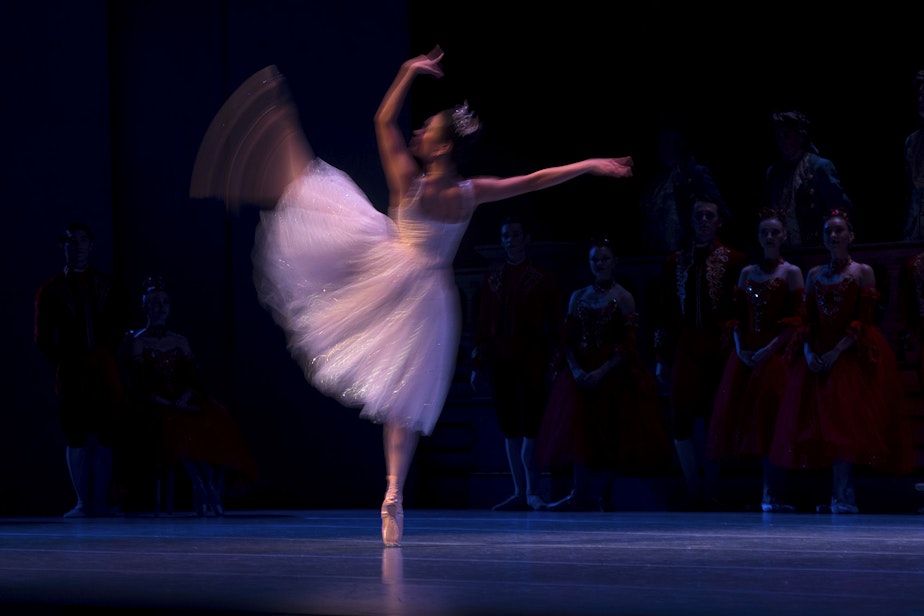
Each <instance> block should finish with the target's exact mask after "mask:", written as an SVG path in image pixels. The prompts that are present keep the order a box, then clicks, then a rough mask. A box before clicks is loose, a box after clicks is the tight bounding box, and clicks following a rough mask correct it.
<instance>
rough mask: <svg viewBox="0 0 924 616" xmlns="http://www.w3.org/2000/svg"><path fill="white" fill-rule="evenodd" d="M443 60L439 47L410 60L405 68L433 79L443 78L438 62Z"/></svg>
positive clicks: (441, 68)
mask: <svg viewBox="0 0 924 616" xmlns="http://www.w3.org/2000/svg"><path fill="white" fill-rule="evenodd" d="M442 59H443V50H442V49H441V48H440V46H439V45H437V46H436V47H434V48H433V50H432V51H431V52H430V53H428V54H426V55H420V56H417V57H416V58H411V59H410V60H408V61H407V62H406V63H405V64H406V66H407V68H409V69H410V70H412V71H414V72H415V73H420V74H423V75H432V76H434V77H442V76H443V67H442V66H440V60H442Z"/></svg>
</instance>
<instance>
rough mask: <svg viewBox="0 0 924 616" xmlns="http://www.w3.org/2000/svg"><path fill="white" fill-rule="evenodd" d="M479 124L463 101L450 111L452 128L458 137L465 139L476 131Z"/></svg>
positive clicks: (466, 103) (466, 102)
mask: <svg viewBox="0 0 924 616" xmlns="http://www.w3.org/2000/svg"><path fill="white" fill-rule="evenodd" d="M480 125H481V122H480V121H479V120H478V117H477V116H476V115H475V114H474V113H472V110H471V109H469V107H468V101H465V102H464V103H462V104H461V105H459V106H458V107H456V108H455V109H453V111H452V128H453V130H454V131H455V132H456V135H458V136H459V137H467V136H469V135H471V134H472V133H474V132H475V131H477V130H478V127H479V126H480Z"/></svg>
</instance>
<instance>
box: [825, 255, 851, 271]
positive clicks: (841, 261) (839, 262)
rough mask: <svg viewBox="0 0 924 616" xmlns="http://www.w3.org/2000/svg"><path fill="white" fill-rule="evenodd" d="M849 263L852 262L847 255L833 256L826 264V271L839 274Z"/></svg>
mask: <svg viewBox="0 0 924 616" xmlns="http://www.w3.org/2000/svg"><path fill="white" fill-rule="evenodd" d="M851 263H853V259H851V258H850V257H849V256H847V257H843V258H841V257H834V258H833V259H831V263H829V264H828V271H829V272H830V273H831V274H839V273H841V272H842V271H844V270H845V269H847V268H848V267H849V266H850V264H851Z"/></svg>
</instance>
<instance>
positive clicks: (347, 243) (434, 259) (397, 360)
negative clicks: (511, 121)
mask: <svg viewBox="0 0 924 616" xmlns="http://www.w3.org/2000/svg"><path fill="white" fill-rule="evenodd" d="M442 58H443V52H442V50H441V49H440V48H439V47H437V48H435V49H434V50H433V51H432V52H430V53H429V54H426V55H419V56H416V57H414V58H411V59H409V60H407V61H405V62H404V63H403V64H402V65H401V68H400V70H399V72H398V74H397V76H396V77H395V79H394V81H393V82H392V84H391V86H390V87H389V88H388V90H387V92H386V94H385V96H384V98H383V100H382V102H381V104H380V106H379V108H378V110H377V111H376V114H375V132H376V139H377V142H378V149H379V155H380V158H381V163H382V168H383V170H384V173H385V178H386V182H387V185H388V189H389V203H388V214H387V215H386V214H383V213H382V212H380V211H379V210H377V209H376V208H375V207H373V206H372V204H371V203H370V202H369V200H368V198H367V197H366V196H365V194H363V192H362V190H360V189H359V188H358V187H357V186H356V184H355V183H354V182H353V181H352V180H351V179H350V177H349V176H348V175H346V174H345V173H344V172H342V171H340V170H339V169H336V168H334V167H332V166H330V165H329V164H327V163H325V162H324V161H323V160H322V159H320V158H318V157H317V156H315V155H314V154H313V153H312V151H311V148H310V147H309V146H308V144H307V141H306V140H304V139H303V138H302V137H301V136H300V133H299V130H300V129H298V128H297V120H296V118H297V116H296V114H295V113H294V112H293V111H291V109H290V107H289V106H290V105H291V101H289V100H288V98H287V94H286V93H285V91H284V88H283V87H282V86H283V85H284V84H283V82H282V80H281V76H279V75H278V71H275V70H274V69H272V67H271V68H269V69H264V72H263V77H264V78H262V79H261V78H260V77H255V78H252V79H251V80H250V81H248V84H249V85H248V84H245V85H246V87H247V88H250V90H247V89H246V88H245V91H243V92H241V91H239V92H238V93H236V94H235V95H233V96H232V100H233V101H236V102H235V104H234V107H235V108H236V109H238V110H240V109H243V110H244V115H246V116H247V117H248V118H250V117H252V118H254V119H255V121H256V122H259V123H260V124H261V129H260V130H258V131H251V133H252V134H253V133H256V134H258V135H259V139H260V140H261V142H262V144H263V146H265V145H266V144H267V142H268V140H269V139H268V137H267V136H275V137H276V138H277V139H278V140H279V141H280V143H281V146H280V147H279V148H272V147H263V146H259V147H258V148H257V149H258V150H259V151H260V152H261V153H264V154H266V155H268V156H271V157H272V158H273V159H274V160H275V161H276V162H277V163H278V164H279V165H280V167H281V169H282V170H281V171H280V170H278V169H277V170H275V171H274V170H270V169H269V168H268V165H266V164H262V165H258V166H256V167H255V168H254V169H255V172H257V173H258V177H256V178H252V179H251V180H239V179H230V176H228V175H227V174H226V173H225V171H224V170H219V171H217V172H216V171H206V170H207V169H208V168H209V166H208V165H207V164H202V165H201V166H200V165H199V163H198V161H197V168H198V169H199V170H200V171H201V172H202V174H204V175H202V176H196V175H195V174H194V193H196V194H198V195H199V196H212V197H220V198H225V199H226V200H228V201H229V202H232V203H234V202H240V200H241V196H240V195H239V194H238V190H239V187H241V186H243V188H244V189H246V190H248V191H249V192H250V194H249V195H247V197H248V198H250V197H252V196H253V195H256V197H255V200H258V201H260V204H261V205H263V204H266V203H267V202H269V201H271V200H272V199H273V198H274V197H275V193H276V192H282V193H283V194H282V196H281V198H280V199H279V201H278V203H277V204H276V205H275V207H272V208H271V209H270V208H267V209H264V210H263V211H262V212H261V215H260V223H259V225H258V228H257V231H256V238H255V245H254V250H253V263H254V281H255V284H256V288H257V293H258V296H259V299H260V301H261V303H262V305H263V306H264V307H265V308H266V309H267V310H268V311H269V312H270V313H271V314H272V315H273V317H274V319H275V321H276V322H277V323H278V324H279V325H280V327H282V329H283V330H284V331H285V333H286V336H287V344H288V348H289V351H290V352H291V354H292V356H293V358H294V359H295V360H296V361H297V362H298V363H299V364H300V366H301V367H302V369H303V371H304V374H305V376H306V378H307V379H308V380H309V381H310V382H311V384H312V385H314V386H315V387H316V388H317V389H318V390H319V391H321V392H323V393H325V394H326V395H328V396H330V397H332V398H334V399H336V400H338V401H339V402H340V403H341V404H342V405H343V406H345V407H349V408H359V409H361V410H360V416H361V417H363V418H366V419H369V420H371V421H373V422H376V423H380V424H381V425H382V426H383V442H384V452H385V462H386V475H387V488H386V493H385V499H384V501H383V503H382V507H381V518H382V539H383V542H384V544H385V545H386V546H387V547H397V546H400V545H401V540H402V535H403V532H404V510H403V502H402V500H403V488H404V481H405V478H406V477H407V474H408V470H409V467H410V464H411V461H412V459H413V456H414V452H415V449H416V447H417V443H418V440H419V437H420V435H429V434H430V433H431V432H432V431H433V429H434V427H435V425H436V422H437V419H438V418H439V415H440V413H441V411H442V408H443V404H444V402H445V400H446V396H447V393H448V390H449V386H450V384H451V382H452V375H453V373H454V370H455V361H456V355H457V352H458V344H459V339H460V333H461V318H460V315H459V312H460V302H459V294H458V288H457V287H456V284H455V279H454V275H453V271H452V262H453V259H454V258H455V254H456V251H457V250H458V247H459V244H460V242H461V240H462V237H463V235H464V233H465V231H466V229H467V228H468V224H469V221H470V220H471V217H472V214H473V213H474V212H475V209H476V208H477V207H478V206H479V205H480V204H483V203H489V202H496V201H501V200H504V199H509V198H512V197H516V196H518V195H522V194H525V193H528V192H532V191H536V190H541V189H545V188H548V187H551V186H555V185H557V184H561V183H562V182H565V181H567V180H571V179H573V178H576V177H578V176H582V175H585V174H593V175H599V176H607V177H612V178H627V177H630V176H631V175H632V164H633V163H632V159H631V157H622V158H592V159H585V160H581V161H579V162H575V163H571V164H568V165H562V166H556V167H549V168H545V169H541V170H539V171H536V172H533V173H530V174H526V175H520V176H514V177H507V178H498V177H478V178H465V177H463V176H462V175H460V173H459V171H458V164H459V162H460V161H461V160H462V159H463V157H464V156H465V154H466V150H467V149H468V146H469V145H470V143H471V142H472V141H473V139H474V138H475V136H476V135H477V133H478V131H479V128H480V121H479V118H478V116H477V115H476V114H475V113H474V112H473V111H472V110H471V109H470V108H469V107H468V105H467V104H462V105H459V106H457V107H454V108H451V109H446V110H443V111H441V112H439V113H437V114H435V115H433V116H431V117H430V118H428V119H427V120H426V121H425V122H424V124H423V126H422V127H420V128H419V129H417V130H415V131H414V132H413V135H412V137H411V139H410V140H406V139H405V137H404V135H403V134H402V131H401V129H400V127H399V125H398V116H399V113H400V111H401V109H402V108H403V106H404V102H405V99H406V96H407V94H408V92H409V90H410V88H411V84H412V83H413V82H414V80H415V78H416V77H418V76H420V75H426V76H430V77H435V78H440V77H442V76H443V70H442V67H441V66H440V61H441V60H442ZM266 77H270V78H271V79H265V78H266ZM261 84H262V85H261ZM242 87H244V86H242ZM263 87H265V88H267V89H269V90H271V92H272V93H275V94H276V95H277V96H275V100H273V99H274V96H272V95H268V96H266V97H264V95H263V90H262V89H261V88H263ZM242 99H244V100H245V103H244V104H241V100H242ZM270 100H272V102H273V104H272V105H271V106H270V107H271V113H269V114H260V113H256V112H255V111H254V110H253V109H251V108H250V107H254V108H259V107H260V106H261V105H266V104H267V103H268V102H269V101H270ZM261 101H262V102H261ZM229 102H231V101H229ZM226 107H228V105H227V104H226ZM224 111H226V112H227V113H226V114H225V115H228V114H231V115H233V114H234V113H239V112H235V110H234V109H225V110H224ZM220 113H221V112H220ZM223 122H224V121H217V122H216V123H213V127H216V130H218V129H220V128H221V127H222V126H223V125H224V124H223ZM210 132H211V131H210ZM223 134H224V135H226V134H227V131H225V132H224V133H223ZM205 144H207V145H208V148H207V149H208V150H210V151H212V152H214V151H216V150H217V149H222V148H223V149H224V150H225V151H226V152H227V151H230V152H243V153H246V154H248V155H249V154H250V151H249V150H247V149H246V148H243V149H242V148H238V147H236V146H235V145H234V143H233V138H231V137H226V136H225V137H223V136H221V135H219V136H216V135H208V134H207V136H206V142H205ZM216 144H221V145H220V147H219V146H216ZM204 147H205V146H204ZM206 156H207V154H206ZM243 158H247V157H243ZM243 158H242V157H241V156H232V157H230V163H229V165H238V166H240V165H241V162H240V161H241V160H243ZM250 158H251V160H255V159H253V158H252V157H250ZM302 161H305V163H306V164H305V165H304V166H303V167H302V168H301V170H300V173H299V174H298V176H297V177H296V178H295V179H294V181H292V182H291V183H290V184H289V185H287V186H286V187H285V188H284V189H282V190H281V191H279V187H278V186H277V185H276V184H275V180H278V178H279V177H284V176H285V175H286V174H287V173H289V172H290V171H291V170H292V169H293V168H295V167H296V166H297V165H298V164H299V163H300V162H302ZM263 170H266V173H264V172H263ZM244 171H245V172H246V169H245V170H244ZM274 173H275V175H273V174H274ZM274 178H275V179H274Z"/></svg>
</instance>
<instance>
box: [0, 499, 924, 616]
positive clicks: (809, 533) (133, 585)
mask: <svg viewBox="0 0 924 616" xmlns="http://www.w3.org/2000/svg"><path fill="white" fill-rule="evenodd" d="M379 529H380V520H379V519H378V516H377V512H376V511H374V510H373V511H359V510H310V511H303V510H299V511H234V512H229V513H227V514H226V515H225V516H224V517H221V518H215V517H205V518H197V517H195V516H193V515H192V514H189V513H182V514H174V515H172V516H160V517H154V516H152V515H150V514H147V515H143V514H137V515H131V516H122V517H116V518H96V519H84V520H73V519H63V518H58V517H54V518H51V517H38V518H36V517H7V518H0V614H3V615H4V616H16V615H18V614H25V615H30V616H34V615H58V614H72V613H80V614H84V613H86V614H110V613H111V614H132V615H134V614H144V615H148V616H153V615H157V614H186V615H194V614H196V615H198V614H203V615H206V614H207V615H215V614H240V615H243V614H264V615H269V614H279V615H282V614H322V615H337V614H343V615H385V614H394V615H405V614H407V615H421V616H423V615H428V616H437V615H460V616H464V615H469V614H472V615H474V614H483V615H501V614H511V615H518V614H524V615H556V616H558V615H565V614H600V615H603V614H606V615H620V614H625V615H694V614H695V615H700V614H709V615H713V616H724V615H728V616H731V615H735V616H737V615H744V616H764V615H766V616H771V615H772V616H784V615H785V616H799V615H803V614H804V615H811V616H822V615H824V616H827V615H835V616H852V615H861V614H875V615H876V616H922V615H924V515H916V514H908V515H900V514H862V513H861V514H858V515H830V514H814V513H813V514H801V513H800V514H763V513H743V512H733V513H732V512H721V513H688V512H641V511H631V512H615V513H597V512H591V513H550V512H527V513H495V512H491V511H484V510H458V511H457V510H426V509H425V510H409V511H407V512H406V521H405V540H404V545H403V546H402V547H401V548H383V547H382V543H381V536H380V530H379Z"/></svg>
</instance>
